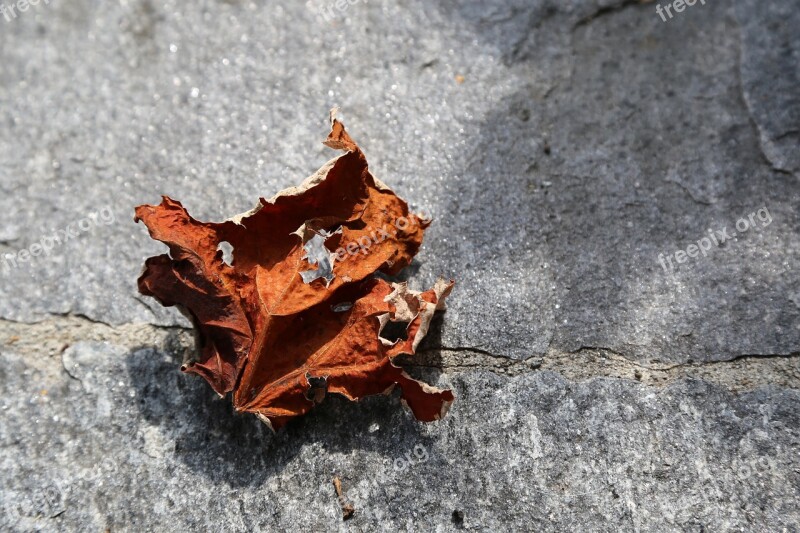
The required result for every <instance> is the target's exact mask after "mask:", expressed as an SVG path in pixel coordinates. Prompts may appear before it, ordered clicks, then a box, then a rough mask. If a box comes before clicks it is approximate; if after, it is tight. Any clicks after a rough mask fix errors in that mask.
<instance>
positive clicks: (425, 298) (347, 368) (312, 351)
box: [136, 114, 453, 429]
mask: <svg viewBox="0 0 800 533" xmlns="http://www.w3.org/2000/svg"><path fill="white" fill-rule="evenodd" d="M331 122H332V127H331V133H330V135H329V136H328V139H327V140H326V141H325V144H326V145H328V146H329V147H331V148H334V149H337V150H342V151H344V154H342V155H340V156H339V157H336V158H335V159H333V160H331V161H329V162H328V163H327V164H325V165H324V166H323V167H322V168H321V169H320V170H319V171H317V172H316V173H315V174H314V175H313V176H311V177H309V178H308V179H307V180H305V182H303V183H302V184H301V185H300V186H299V187H295V188H291V189H288V190H285V191H283V192H281V193H280V194H278V195H277V196H275V197H273V198H271V199H270V200H264V199H263V198H262V199H261V200H260V203H259V205H258V206H257V207H256V208H255V209H253V210H252V211H250V212H248V213H244V214H242V215H239V216H237V217H234V218H232V219H230V220H228V221H225V222H221V223H212V222H199V221H197V220H195V219H193V218H192V217H191V216H189V214H188V213H187V212H186V210H185V209H184V208H183V206H182V205H181V204H180V203H179V202H177V201H175V200H172V199H170V198H167V197H164V198H163V200H162V202H161V204H160V205H157V206H149V205H143V206H139V207H138V208H137V209H136V221H137V222H138V221H140V220H141V221H142V222H144V223H145V225H146V226H147V228H148V229H149V231H150V235H151V236H152V237H153V238H154V239H157V240H159V241H162V242H163V243H165V244H166V245H167V246H168V247H169V255H166V254H165V255H160V256H157V257H151V258H150V259H148V260H147V262H146V263H145V269H144V272H143V273H142V276H141V277H140V278H139V290H140V292H141V293H142V294H144V295H147V296H153V297H154V298H156V299H157V300H158V301H159V302H161V304H162V305H165V306H178V307H179V308H180V309H181V310H182V311H183V312H184V313H185V314H186V315H187V316H188V317H189V318H190V319H191V320H192V323H193V324H194V326H195V329H196V331H197V336H198V346H199V349H198V353H197V356H196V358H195V359H193V360H189V361H186V362H185V363H184V365H183V366H182V370H183V371H184V372H189V373H194V374H199V375H200V376H203V377H204V378H205V379H206V380H207V381H208V382H209V384H210V385H211V386H212V387H213V388H214V390H215V391H216V392H217V393H218V394H220V395H223V396H224V395H226V394H228V393H233V394H232V397H233V403H234V406H235V408H236V409H237V410H239V411H245V412H252V413H255V414H256V415H258V416H259V418H261V419H262V420H264V421H265V422H267V423H268V424H270V426H271V427H273V428H274V429H277V428H279V427H281V426H283V425H284V424H285V423H286V422H287V421H288V420H290V419H291V418H293V417H296V416H299V415H302V414H304V413H306V412H308V411H309V410H310V409H311V408H312V407H313V406H314V405H315V404H316V403H319V402H321V401H322V400H323V399H324V397H325V395H326V394H327V393H328V392H334V393H338V394H342V395H344V396H346V397H347V398H349V399H351V400H358V399H360V398H363V397H364V396H368V395H372V394H379V393H384V392H388V391H390V390H391V389H392V388H393V387H394V386H395V385H397V386H399V387H400V389H401V391H402V399H403V401H404V402H405V403H406V404H407V405H408V406H409V407H410V408H411V411H412V412H413V413H414V415H415V416H416V417H417V418H418V419H419V420H423V421H432V420H436V419H439V418H440V417H441V416H443V415H444V413H445V412H446V411H447V408H448V407H449V405H450V404H451V403H452V401H453V394H452V392H451V391H449V390H439V389H435V388H433V387H430V386H428V385H426V384H424V383H421V382H418V381H416V380H414V379H412V378H410V377H409V376H408V375H407V374H406V373H405V372H403V371H402V369H400V368H399V367H397V366H395V365H394V364H393V363H392V359H393V358H394V357H395V356H397V355H400V354H413V353H414V352H415V350H416V348H417V346H418V345H419V342H420V341H421V340H422V338H423V337H424V336H425V334H426V333H427V331H428V327H429V324H430V321H431V319H432V317H433V314H434V312H435V311H436V310H440V309H444V300H445V298H446V297H447V295H448V294H449V293H450V290H451V289H452V287H453V282H452V281H451V282H445V281H443V280H440V281H438V282H437V283H436V285H435V286H434V288H433V289H431V290H429V291H426V292H423V293H417V292H414V291H410V290H408V288H407V287H406V286H405V284H392V283H388V282H386V281H384V280H383V279H380V278H377V277H375V274H376V273H377V272H383V273H384V274H388V275H393V274H396V273H398V272H399V271H400V270H401V269H402V268H403V267H405V266H406V265H408V264H409V263H410V262H411V260H412V259H413V257H414V255H415V254H416V253H417V251H418V250H419V247H420V245H421V243H422V237H423V233H424V231H425V228H427V227H428V225H429V224H430V221H429V220H428V219H427V218H423V217H420V216H417V215H414V214H413V213H411V212H410V211H409V208H408V204H406V202H405V201H403V200H402V199H400V198H399V197H398V196H397V195H395V194H394V192H392V191H391V190H390V189H389V188H388V187H387V186H386V185H384V184H383V183H381V182H380V181H378V180H377V179H375V178H374V177H373V176H372V174H370V172H369V169H368V167H367V161H366V158H365V157H364V154H363V153H362V152H361V150H360V149H359V148H358V146H357V145H356V144H355V142H353V140H352V139H351V138H350V136H349V135H348V134H347V132H346V131H345V129H344V126H343V125H342V124H341V122H339V121H338V120H336V119H335V118H334V117H333V114H332V116H331ZM223 243H227V245H229V246H231V247H232V248H233V260H232V261H231V262H230V264H227V263H226V262H225V261H224V260H223V257H224V254H223V251H222V245H223ZM390 321H395V322H407V323H408V326H407V338H406V339H404V340H399V341H396V342H394V343H392V342H389V341H387V340H386V339H383V338H381V337H380V334H381V330H382V329H383V327H384V326H385V325H386V324H387V323H388V322H390Z"/></svg>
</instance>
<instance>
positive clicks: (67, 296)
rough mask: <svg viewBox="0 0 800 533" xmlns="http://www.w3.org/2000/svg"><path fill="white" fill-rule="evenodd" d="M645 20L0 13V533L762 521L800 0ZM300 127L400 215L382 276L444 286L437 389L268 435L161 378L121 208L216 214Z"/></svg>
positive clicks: (776, 410)
mask: <svg viewBox="0 0 800 533" xmlns="http://www.w3.org/2000/svg"><path fill="white" fill-rule="evenodd" d="M655 7H656V4H655V3H640V2H636V1H619V0H617V1H610V0H569V1H556V0H550V1H544V0H509V1H499V0H493V1H489V2H485V1H484V2H478V1H477V0H471V1H468V2H455V1H443V2H438V3H435V4H433V3H428V2H423V1H422V0H405V1H397V0H395V1H388V0H386V1H381V0H370V1H369V2H367V1H366V0H362V1H355V2H352V3H350V4H347V5H346V7H345V8H344V9H338V8H337V7H336V3H335V2H326V1H323V0H310V1H309V2H306V3H302V2H296V3H282V4H279V5H278V4H275V3H266V2H263V3H262V2H242V1H226V2H220V1H213V2H212V1H198V2H189V3H181V2H177V1H176V0H172V1H164V2H155V1H151V0H123V1H120V2H117V3H109V2H99V1H96V0H71V1H68V0H62V1H59V2H55V1H53V2H50V3H49V4H47V5H46V4H44V3H40V4H39V5H37V6H30V7H29V9H28V10H27V11H24V12H19V11H15V13H16V18H14V17H11V16H10V20H8V21H7V20H6V19H5V18H3V16H2V14H0V123H2V127H0V360H2V363H0V389H2V400H0V405H1V406H2V407H1V409H2V413H3V415H2V423H0V448H1V449H2V454H0V465H1V466H0V469H1V471H2V477H3V488H2V491H0V509H2V511H0V529H3V530H14V531H39V530H43V531H63V530H75V531H78V530H87V529H88V530H105V529H110V530H111V531H116V530H128V531H140V530H175V531H179V530H180V531H184V530H187V529H210V530H229V531H250V530H281V529H297V528H300V527H302V528H306V529H314V530H339V529H341V530H345V531H361V530H363V531H368V530H369V531H371V530H375V529H378V530H408V531H419V530H434V531H452V530H458V529H462V528H463V529H467V530H487V531H499V530H526V529H536V530H543V531H551V530H552V531H555V530H591V531H618V530H623V531H705V530H711V531H744V530H748V531H749V530H759V531H761V530H763V531H797V530H798V528H800V511H799V509H800V505H798V502H800V461H799V460H798V452H799V451H800V430H798V428H799V427H800V423H798V422H800V420H798V419H799V418H800V392H798V391H799V390H800V282H799V280H798V272H800V217H799V216H798V208H800V182H799V181H798V180H799V178H800V133H798V128H800V90H799V89H800V34H798V32H797V31H796V29H797V28H798V27H799V26H800V10H798V9H797V5H796V4H795V3H794V2H792V1H791V0H772V1H765V2H757V1H756V0H736V1H734V2H730V3H724V2H713V3H711V2H708V3H706V5H701V4H700V3H696V4H695V5H694V6H691V7H688V6H687V7H686V9H685V10H684V11H683V12H681V13H673V14H674V18H672V19H669V20H667V21H666V22H664V21H662V19H661V18H660V17H659V16H658V15H657V13H656V9H655ZM334 105H338V106H340V108H341V110H342V118H343V119H344V121H345V123H346V125H347V127H348V130H349V131H350V132H351V134H352V135H353V137H354V138H355V139H356V140H357V141H358V142H359V143H360V144H361V145H362V147H363V148H364V150H365V152H366V154H367V157H368V159H369V161H370V164H371V168H372V170H373V172H374V174H375V175H376V176H377V177H379V178H380V179H382V180H383V181H385V182H387V183H388V184H389V185H390V186H392V187H393V188H394V189H395V190H396V191H397V192H398V193H399V194H401V196H403V197H405V198H406V199H408V200H409V201H410V202H411V203H412V206H414V207H416V208H420V209H425V210H427V211H429V212H431V213H432V214H433V216H434V218H435V220H434V223H433V226H432V227H431V229H430V230H429V231H428V233H427V234H426V241H425V244H424V246H423V249H422V252H421V253H420V255H419V256H418V261H417V262H416V263H415V264H414V265H412V266H411V267H410V268H409V269H408V270H407V271H406V273H405V274H404V275H403V277H404V279H405V278H407V279H409V281H410V282H411V284H412V286H413V287H415V288H420V287H422V286H426V285H430V284H431V283H432V282H433V280H434V279H435V278H436V277H437V276H439V275H444V276H449V277H453V278H455V279H457V281H458V284H457V286H456V290H455V291H454V292H453V295H452V296H451V299H450V300H449V304H450V305H449V307H450V309H449V310H448V311H447V313H446V314H445V315H443V316H441V317H439V318H438V319H437V320H436V321H435V324H434V326H435V327H434V328H433V331H432V332H431V334H430V336H429V338H428V339H427V340H426V342H425V344H424V346H423V352H422V354H421V356H420V358H419V359H418V360H417V361H416V362H414V363H410V369H411V372H412V373H414V374H416V375H419V376H425V377H427V378H428V379H430V380H431V381H432V382H435V383H438V384H439V385H442V386H451V387H454V389H455V391H456V394H457V400H456V403H455V405H454V407H453V409H452V410H451V412H450V413H449V415H448V416H447V418H446V419H444V420H442V421H440V422H438V423H435V424H430V425H422V424H419V423H417V422H415V421H414V420H413V419H412V418H411V416H410V414H409V413H408V412H406V411H404V410H403V409H402V408H401V407H400V406H399V402H398V399H397V398H396V397H391V398H388V399H387V398H371V399H369V400H368V401H364V402H361V403H359V404H348V403H347V402H344V401H341V400H338V399H331V400H329V401H326V403H325V404H324V405H323V406H322V407H321V408H319V409H318V410H316V411H315V412H313V413H312V414H311V415H309V416H307V417H305V418H304V419H303V420H300V421H298V422H296V423H293V424H291V425H290V426H289V427H288V428H287V429H286V430H284V431H281V432H279V433H278V434H277V435H272V434H271V433H270V432H269V430H268V429H267V428H266V427H264V426H263V425H261V424H260V423H259V422H258V421H256V420H255V419H253V418H251V417H238V416H235V415H234V414H233V413H232V412H231V408H230V406H229V404H228V403H226V402H225V401H222V400H218V399H216V398H215V397H214V395H213V393H212V391H211V390H210V388H208V387H207V386H206V385H205V384H204V383H202V382H200V381H199V380H198V379H191V378H189V377H185V376H183V375H181V374H180V373H179V372H178V368H177V367H178V364H179V363H178V362H179V360H180V358H181V355H182V353H183V352H184V351H185V350H186V349H191V334H190V331H189V330H187V329H186V328H187V324H186V322H185V321H184V320H183V319H182V318H181V317H180V315H178V314H177V313H176V312H174V311H173V310H168V309H163V308H161V307H159V306H158V305H157V304H156V303H155V302H154V301H152V300H148V299H145V298H142V297H140V296H139V295H138V293H137V292H136V290H135V280H136V277H137V276H138V274H139V271H140V269H141V266H142V263H143V261H144V259H145V258H146V257H148V256H150V255H153V254H157V253H161V252H162V251H163V247H162V246H161V245H160V244H159V243H156V242H153V241H151V240H150V239H149V238H148V237H147V234H146V231H145V229H144V228H143V227H142V226H141V225H139V226H137V225H135V224H134V223H133V221H132V218H133V207H134V206H136V205H138V204H141V203H154V202H157V201H158V198H159V195H161V194H168V195H170V196H172V197H174V198H176V199H179V200H180V201H182V202H183V203H184V205H186V206H187V208H188V209H189V210H190V212H191V213H192V214H193V215H195V216H197V217H199V218H202V219H210V220H220V219H224V218H227V217H228V216H230V215H233V214H236V213H239V212H242V211H245V210H247V209H249V208H250V207H252V205H254V204H255V202H256V200H257V198H258V197H259V196H264V197H270V196H272V195H273V194H274V193H276V192H277V191H278V190H280V189H282V188H285V187H288V186H291V185H295V184H297V183H299V181H300V180H302V179H303V178H304V177H305V176H307V175H309V174H311V173H312V172H313V171H314V170H316V168H317V167H319V166H320V164H322V163H323V162H324V161H326V160H327V159H328V158H329V157H331V156H332V155H333V153H332V152H331V151H330V150H328V149H326V148H325V147H323V146H322V145H321V142H320V141H321V140H322V139H323V138H324V136H325V135H326V134H327V130H326V121H327V111H328V109H329V108H330V107H332V106H334ZM737 223H738V227H737ZM745 226H747V227H746V228H745ZM709 230H711V231H712V235H713V236H714V238H715V239H716V242H719V239H717V237H718V236H719V235H721V234H722V233H726V234H727V235H728V236H729V237H730V239H728V240H727V241H726V242H724V243H719V245H717V244H715V243H714V242H712V241H711V236H710V234H709ZM734 233H735V236H734ZM56 236H57V237H59V239H60V240H61V241H62V242H58V241H57V240H56V239H55V238H54V237H56ZM67 237H69V238H68V239H67ZM704 239H706V240H704ZM37 243H38V244H37ZM701 243H703V244H706V243H708V246H709V247H708V249H707V250H706V251H705V255H704V254H702V253H700V252H699V247H700V245H701ZM693 244H694V245H695V246H696V248H695V249H692V248H690V245H693ZM44 248H47V250H46V251H45V250H44ZM20 252H24V253H22V254H20ZM37 252H38V253H37ZM685 252H690V253H689V254H686V255H684V253H685ZM26 253H27V254H30V257H27V256H26ZM676 253H678V256H677V257H676ZM34 254H36V255H35V256H34ZM689 255H697V257H689ZM667 258H669V260H667ZM679 259H684V260H685V262H682V263H680V264H679V263H678V261H679ZM670 261H671V262H672V267H674V268H671V266H670ZM335 476H336V477H339V478H340V479H341V480H342V484H343V489H344V493H345V496H346V498H347V499H348V501H349V502H351V503H352V504H353V505H354V507H355V509H356V512H355V516H354V517H353V518H352V519H351V520H349V521H346V522H344V521H342V517H341V510H340V502H339V501H338V500H337V497H336V494H335V492H334V489H333V484H332V479H333V477H335Z"/></svg>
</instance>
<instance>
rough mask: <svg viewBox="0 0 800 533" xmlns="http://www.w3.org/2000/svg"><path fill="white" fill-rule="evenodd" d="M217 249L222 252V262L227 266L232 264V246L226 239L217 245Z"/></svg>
mask: <svg viewBox="0 0 800 533" xmlns="http://www.w3.org/2000/svg"><path fill="white" fill-rule="evenodd" d="M217 250H219V251H221V252H222V262H223V263H225V264H226V265H228V266H231V265H232V264H233V246H232V245H231V243H229V242H227V241H222V242H221V243H219V245H218V246H217Z"/></svg>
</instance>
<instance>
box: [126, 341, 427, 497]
mask: <svg viewBox="0 0 800 533" xmlns="http://www.w3.org/2000/svg"><path fill="white" fill-rule="evenodd" d="M183 348H184V347H183V346H181V345H180V342H179V341H177V339H176V338H173V339H172V342H169V343H167V348H166V351H165V350H164V349H163V348H161V347H154V346H140V347H137V348H135V349H133V350H131V352H130V354H129V356H128V357H127V359H126V366H127V371H128V374H129V378H130V381H131V383H132V384H133V386H134V387H135V389H136V393H137V394H136V399H135V400H134V403H135V408H136V409H137V410H138V411H139V413H140V414H141V416H142V417H143V418H144V419H145V420H147V421H148V422H149V423H151V424H155V425H157V426H158V427H159V428H160V430H161V431H163V432H164V433H165V434H166V435H167V436H169V438H171V439H174V442H175V449H174V452H173V453H174V454H175V456H176V458H177V459H179V460H180V461H182V462H183V463H185V464H186V465H187V466H188V467H189V468H191V469H192V470H193V471H196V472H199V473H202V474H203V475H205V476H207V477H208V478H210V479H212V480H213V481H214V482H223V483H227V484H229V485H231V486H237V487H242V486H258V485H261V484H262V483H264V482H265V480H267V479H269V478H270V477H271V476H273V475H274V474H277V473H280V472H281V471H282V470H283V468H284V467H285V465H286V464H287V463H288V462H290V461H292V459H293V458H294V457H295V456H296V455H298V454H299V453H300V452H301V450H302V449H303V447H305V446H312V445H313V446H319V445H321V446H322V448H323V449H324V450H325V451H326V452H327V453H325V454H323V455H322V456H321V460H324V461H327V462H330V464H331V468H333V466H334V459H333V458H331V455H332V454H338V453H344V454H348V453H351V452H352V451H354V450H364V451H368V452H372V453H375V454H378V455H380V456H382V457H383V458H384V459H385V460H386V461H387V462H388V461H392V460H394V459H395V458H396V457H400V456H402V452H405V451H407V450H411V449H413V447H414V446H415V445H417V444H422V445H424V446H432V444H431V439H430V438H429V437H426V436H425V435H423V433H422V432H421V428H422V423H421V422H418V421H417V420H415V419H414V417H413V415H412V414H411V412H410V411H408V409H406V408H404V407H403V406H402V405H401V403H400V400H399V391H395V392H393V393H392V394H391V395H389V396H372V397H368V398H365V399H363V400H361V401H359V402H350V401H347V400H346V399H345V398H343V397H340V396H338V395H328V397H327V398H325V400H324V401H323V403H322V404H320V405H319V406H317V407H315V408H314V409H313V410H312V411H311V412H310V413H309V414H307V415H305V416H302V417H300V418H298V419H295V420H293V421H292V422H290V423H289V424H288V425H287V426H286V427H284V428H282V429H280V430H278V431H277V433H274V434H273V433H272V431H271V430H270V429H269V428H268V427H267V426H266V425H265V424H263V423H262V422H260V421H259V420H258V419H257V418H256V417H255V416H253V415H249V414H246V415H240V414H237V413H235V412H234V410H233V407H232V404H231V402H230V400H229V399H227V398H226V399H221V398H219V397H218V396H217V395H216V394H215V393H214V392H213V390H212V389H211V387H210V386H208V384H207V383H205V381H204V380H203V379H201V378H199V377H197V376H189V375H185V374H182V373H181V372H180V371H179V367H180V362H181V355H180V354H181V353H182V352H183ZM398 450H400V451H398Z"/></svg>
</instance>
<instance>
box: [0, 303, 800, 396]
mask: <svg viewBox="0 0 800 533" xmlns="http://www.w3.org/2000/svg"><path fill="white" fill-rule="evenodd" d="M78 342H109V343H114V344H117V345H120V346H123V347H127V348H130V349H134V348H136V347H141V346H155V347H157V348H158V349H160V350H163V351H166V352H181V350H186V349H188V350H192V349H194V338H193V331H192V329H191V328H186V327H182V326H159V325H153V324H125V325H121V326H111V325H108V324H106V323H104V322H102V321H99V320H92V319H90V318H87V317H84V316H81V315H75V314H69V313H64V314H53V315H50V318H48V319H46V320H44V321H42V322H36V323H20V322H14V321H9V320H3V319H0V346H2V347H8V348H9V349H12V350H14V351H16V352H19V353H21V354H22V355H24V356H27V355H30V356H31V357H42V355H43V354H44V355H45V356H47V355H49V356H52V357H56V356H57V357H59V358H60V363H61V366H62V367H63V368H64V371H65V372H66V373H67V374H68V375H69V377H70V378H72V379H75V380H77V381H80V378H79V377H77V376H75V375H74V374H73V373H72V372H70V370H69V369H68V368H67V366H66V365H65V364H64V359H63V353H64V350H65V349H66V347H68V346H71V345H73V344H75V343H78ZM398 363H399V364H401V365H403V366H407V367H411V368H425V369H430V370H440V371H443V372H445V373H448V372H468V371H481V370H483V371H487V372H493V373H496V374H499V375H503V376H508V377H515V376H520V375H523V374H529V373H531V372H535V371H545V370H546V371H552V372H556V373H558V374H560V375H562V376H563V377H564V378H565V379H567V380H569V381H573V382H581V381H587V380H591V379H596V378H612V379H626V380H634V381H639V382H641V383H642V384H644V385H648V386H654V387H663V386H666V385H669V384H671V383H673V382H675V381H678V380H681V379H702V380H705V381H709V382H712V383H715V384H718V385H720V386H723V387H724V388H727V389H728V390H731V391H734V392H738V391H747V390H753V389H755V388H758V387H761V386H770V385H772V386H778V387H785V388H794V389H800V351H794V352H791V353H785V354H737V355H731V356H730V357H729V358H727V359H725V360H720V361H700V362H695V361H688V362H679V363H657V364H645V363H642V362H639V361H636V360H634V359H631V358H628V357H626V356H625V354H624V353H622V352H620V351H618V350H614V349H611V348H606V347H596V346H581V347H580V348H577V349H575V350H572V351H564V350H558V349H554V348H552V347H551V348H548V350H547V352H546V353H545V354H543V355H542V354H534V355H531V356H530V357H527V358H525V359H514V358H512V357H509V356H506V355H503V354H498V353H493V352H492V351H490V350H486V349H483V348H481V347H480V346H434V347H427V348H423V349H422V350H420V351H419V352H417V354H416V355H415V356H413V357H412V356H400V357H399V358H398Z"/></svg>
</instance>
